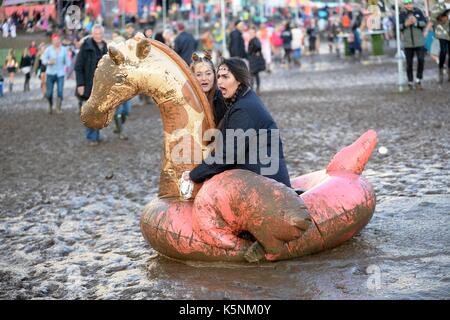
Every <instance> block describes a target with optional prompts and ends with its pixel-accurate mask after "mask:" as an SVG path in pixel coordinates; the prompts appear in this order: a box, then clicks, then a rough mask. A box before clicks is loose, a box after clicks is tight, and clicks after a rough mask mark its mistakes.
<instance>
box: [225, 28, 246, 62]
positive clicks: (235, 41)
mask: <svg viewBox="0 0 450 320" xmlns="http://www.w3.org/2000/svg"><path fill="white" fill-rule="evenodd" d="M243 30H244V22H242V21H241V20H237V21H236V23H235V24H234V30H233V31H231V33H230V37H229V38H230V39H229V40H228V51H229V52H230V57H238V58H242V59H247V52H246V51H245V42H244V37H243V36H242V31H243Z"/></svg>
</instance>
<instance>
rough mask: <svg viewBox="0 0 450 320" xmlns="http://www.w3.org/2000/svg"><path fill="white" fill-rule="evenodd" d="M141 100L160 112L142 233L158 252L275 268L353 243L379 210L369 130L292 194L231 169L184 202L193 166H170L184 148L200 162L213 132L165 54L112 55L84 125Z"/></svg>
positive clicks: (115, 50) (142, 48)
mask: <svg viewBox="0 0 450 320" xmlns="http://www.w3.org/2000/svg"><path fill="white" fill-rule="evenodd" d="M137 94H147V95H149V96H152V97H153V98H154V100H155V102H156V103H157V105H158V106H159V108H160V111H161V117H162V120H163V129H164V144H163V145H164V152H163V162H162V166H161V178H160V192H159V196H158V197H157V198H156V199H154V200H153V201H152V202H150V203H149V204H148V205H147V206H146V207H145V209H144V212H143V214H142V217H141V230H142V234H143V235H144V237H145V239H147V241H148V242H149V243H150V244H151V246H152V247H153V248H154V249H155V250H157V251H159V252H160V253H162V254H164V255H166V256H169V257H172V258H176V259H183V260H202V261H249V262H255V261H261V260H267V261H277V260H283V259H291V258H295V257H300V256H303V255H307V254H311V253H314V252H319V251H322V250H325V249H328V248H332V247H335V246H337V245H339V244H341V243H342V242H344V241H346V240H348V239H350V238H351V237H352V236H353V235H355V234H356V233H357V232H359V231H360V230H361V229H362V228H363V227H364V226H365V225H366V224H367V223H368V222H369V220H370V218H371V217H372V215H373V212H374V210H375V194H374V191H373V188H372V186H371V184H370V183H369V182H368V181H367V180H366V179H364V178H363V177H362V176H361V173H362V171H363V169H364V166H365V165H366V163H367V161H368V160H369V157H370V155H371V153H372V151H373V149H374V147H375V145H376V141H377V136H376V133H375V132H374V131H371V130H370V131H368V132H366V133H365V134H363V135H362V136H361V137H360V138H359V139H358V140H356V141H355V142H354V143H353V144H352V145H350V146H348V147H346V148H344V149H342V150H341V151H339V152H338V153H337V154H336V156H335V157H334V158H333V159H332V160H331V162H330V164H329V165H328V166H327V168H326V169H325V170H321V171H316V172H313V173H310V174H306V175H303V176H300V177H298V178H295V179H293V180H292V181H291V184H292V186H293V188H294V189H303V190H305V192H304V193H302V194H301V195H298V194H297V193H296V192H295V190H294V189H291V188H288V187H287V186H285V185H284V184H281V183H278V182H277V181H275V180H272V179H269V178H266V177H263V176H261V175H257V174H255V173H253V172H250V171H247V170H237V169H236V170H228V171H225V172H222V173H220V174H217V175H215V176H214V177H212V178H211V179H209V180H207V181H206V182H204V183H203V184H200V185H196V186H195V188H194V193H193V197H192V198H191V199H189V200H183V199H182V198H181V197H180V190H179V184H178V181H179V179H180V178H181V175H182V173H183V172H184V171H187V170H192V169H193V168H194V167H195V166H196V163H194V162H187V163H186V162H182V163H179V162H177V161H174V159H173V154H174V151H175V150H176V148H180V146H182V147H183V146H184V147H185V149H186V148H188V150H190V153H192V154H196V153H197V154H200V155H201V156H202V157H203V158H205V156H206V155H207V152H208V147H207V145H208V141H204V140H203V139H202V137H203V136H202V134H203V133H204V132H205V131H206V130H208V129H209V128H212V127H213V121H212V119H213V117H212V112H211V109H210V107H209V105H208V102H207V100H206V97H205V95H204V94H203V92H202V91H201V88H200V87H199V85H198V83H197V82H196V81H195V79H194V78H193V77H192V74H191V73H190V71H189V69H188V67H187V66H186V64H185V63H184V62H183V61H182V60H181V58H179V57H178V56H177V55H176V54H175V53H174V52H173V51H172V50H171V49H169V48H168V47H166V46H164V45H163V44H160V43H159V42H155V41H151V40H147V39H145V38H143V36H142V35H140V34H139V35H137V36H136V37H135V38H134V39H130V40H128V41H127V42H126V43H123V44H122V45H120V46H119V47H110V48H109V55H105V56H104V57H103V58H102V60H101V61H100V63H99V65H98V68H97V70H96V73H95V77H94V86H93V90H92V94H91V98H90V99H89V100H88V101H87V103H86V104H85V105H84V106H83V109H82V114H81V120H82V121H83V122H84V123H85V124H86V125H87V126H88V127H91V128H102V127H104V126H106V125H108V124H109V123H110V121H111V119H112V115H113V114H114V109H115V108H116V107H117V106H118V105H120V103H123V102H124V101H126V100H128V99H130V98H132V97H133V96H135V95H137Z"/></svg>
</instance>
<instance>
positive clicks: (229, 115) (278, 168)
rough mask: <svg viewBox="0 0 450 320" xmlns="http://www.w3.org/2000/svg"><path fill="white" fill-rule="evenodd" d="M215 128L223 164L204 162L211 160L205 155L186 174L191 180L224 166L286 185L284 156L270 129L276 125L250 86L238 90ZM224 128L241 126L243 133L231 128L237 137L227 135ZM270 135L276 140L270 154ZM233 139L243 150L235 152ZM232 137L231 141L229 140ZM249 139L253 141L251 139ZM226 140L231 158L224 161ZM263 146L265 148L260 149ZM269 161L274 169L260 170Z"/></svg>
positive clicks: (217, 171)
mask: <svg viewBox="0 0 450 320" xmlns="http://www.w3.org/2000/svg"><path fill="white" fill-rule="evenodd" d="M219 129H220V131H221V133H222V137H223V140H222V141H223V148H219V149H222V157H220V158H221V159H222V163H223V164H220V163H217V162H218V161H216V162H213V163H212V164H208V163H211V162H212V161H210V160H208V159H205V160H206V161H205V160H204V161H203V162H202V163H201V164H199V165H198V166H197V167H196V168H195V169H194V170H192V171H191V173H190V178H191V180H192V181H194V182H197V183H200V182H203V181H204V180H206V179H208V178H211V177H212V176H214V175H216V174H218V173H221V172H223V171H225V170H231V169H243V170H250V171H252V172H255V173H257V174H262V175H264V176H266V177H268V178H271V179H274V180H276V181H279V182H281V183H284V184H285V185H287V186H289V187H290V186H291V184H290V180H289V174H288V170H287V167H286V162H285V160H284V154H283V146H282V143H281V139H280V137H279V136H277V135H275V132H273V131H272V130H277V129H278V128H277V125H276V123H275V121H274V120H273V118H272V116H271V115H270V113H269V111H268V110H267V108H266V107H265V106H264V104H263V103H262V101H261V100H260V99H259V98H258V96H257V95H256V94H255V92H253V90H251V89H249V88H244V90H242V93H241V94H239V95H238V97H237V100H236V102H235V103H234V104H233V105H231V107H230V108H229V109H228V110H227V112H226V113H225V115H224V118H223V122H222V123H221V126H220V128H219ZM227 129H233V132H235V131H234V130H237V129H242V130H243V132H244V134H237V132H235V133H236V136H237V138H234V137H232V136H228V137H227V136H226V130H227ZM249 129H250V130H249ZM251 129H254V130H251ZM261 129H266V132H267V137H264V136H263V134H264V132H263V131H261ZM247 130H249V131H247ZM251 131H253V132H254V134H253V135H251ZM246 132H247V133H246ZM272 135H274V137H273V139H277V140H276V143H278V149H277V150H275V151H274V154H272V152H271V151H272V149H271V145H272V143H273V141H272ZM236 139H237V140H238V142H239V141H241V142H242V145H243V146H244V148H243V151H244V153H243V154H242V153H240V154H238V152H237V150H238V145H237V143H235V141H236ZM232 140H235V141H234V142H233V141H232ZM250 140H252V142H253V143H255V144H253V143H251V142H250ZM227 141H231V142H230V143H232V146H233V147H234V159H232V161H230V162H231V163H229V162H228V163H227V161H226V160H227ZM254 147H256V148H254ZM261 147H263V149H261V150H260V148H261ZM264 147H267V148H266V149H264ZM260 153H261V154H260ZM216 155H220V152H219V151H218V150H217V149H216V152H215V153H213V156H216ZM261 156H262V157H261ZM217 157H219V156H217ZM254 157H256V158H254ZM268 157H270V158H268ZM272 157H273V158H272ZM228 158H231V155H228ZM229 160H231V159H229ZM252 160H256V161H252ZM271 165H272V167H273V169H274V172H269V173H266V174H264V172H263V171H264V170H267V169H268V168H269V167H270V166H271Z"/></svg>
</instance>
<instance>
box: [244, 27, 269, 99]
mask: <svg viewBox="0 0 450 320" xmlns="http://www.w3.org/2000/svg"><path fill="white" fill-rule="evenodd" d="M249 32H250V42H249V44H248V62H249V66H250V73H251V74H252V80H255V81H252V84H256V94H258V95H259V94H260V88H261V79H260V77H259V73H260V72H262V71H264V70H266V62H265V60H264V56H263V54H262V48H261V42H260V41H259V39H258V37H257V36H256V29H255V28H254V27H251V28H250V31H249ZM252 87H253V86H252Z"/></svg>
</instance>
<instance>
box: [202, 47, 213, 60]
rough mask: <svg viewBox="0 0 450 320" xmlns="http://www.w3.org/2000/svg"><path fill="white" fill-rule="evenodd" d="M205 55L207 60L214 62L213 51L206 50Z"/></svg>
mask: <svg viewBox="0 0 450 320" xmlns="http://www.w3.org/2000/svg"><path fill="white" fill-rule="evenodd" d="M203 54H204V55H205V58H206V59H208V60H210V61H211V60H212V55H211V51H209V50H204V51H203Z"/></svg>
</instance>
